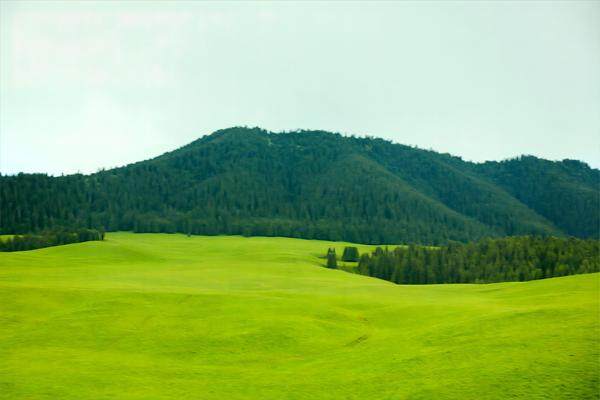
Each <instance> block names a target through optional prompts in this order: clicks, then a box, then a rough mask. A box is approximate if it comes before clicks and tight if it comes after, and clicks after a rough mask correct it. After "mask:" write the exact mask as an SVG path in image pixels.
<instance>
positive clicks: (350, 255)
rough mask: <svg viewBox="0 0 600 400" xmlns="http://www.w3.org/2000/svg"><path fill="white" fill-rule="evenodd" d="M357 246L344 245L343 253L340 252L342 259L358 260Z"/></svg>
mask: <svg viewBox="0 0 600 400" xmlns="http://www.w3.org/2000/svg"><path fill="white" fill-rule="evenodd" d="M358 257H359V255H358V248H356V247H353V246H352V247H348V246H347V247H344V253H343V254H342V261H352V262H355V261H358Z"/></svg>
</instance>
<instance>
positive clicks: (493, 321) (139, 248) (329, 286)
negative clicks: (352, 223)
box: [0, 233, 600, 400]
mask: <svg viewBox="0 0 600 400" xmlns="http://www.w3.org/2000/svg"><path fill="white" fill-rule="evenodd" d="M332 245H336V246H337V247H338V251H340V252H341V246H343V245H344V244H343V243H335V244H333V243H329V242H321V241H308V240H298V239H286V238H241V237H222V236H217V237H199V236H193V237H186V236H185V235H164V234H131V233H110V234H108V235H107V240H106V241H104V242H86V243H79V244H72V245H66V246H60V247H52V248H47V249H41V250H34V251H28V252H18V253H0V304H2V307H0V321H2V323H0V360H1V361H0V388H1V390H0V398H1V399H11V400H14V399H24V398H35V399H57V398H60V399H82V398H119V399H148V398H152V399H173V398H178V399H198V398H202V399H206V400H211V399H214V400H221V399H252V398H256V399H283V398H286V399H342V398H343V399H373V400H377V399H400V398H410V399H431V398H436V399H457V398H460V399H477V400H481V399H507V398H511V399H528V400H529V399H569V400H572V399H592V398H598V390H599V388H600V387H599V382H598V376H599V372H600V371H599V370H598V363H597V360H598V357H599V356H600V354H599V352H598V349H599V347H598V346H599V344H598V337H599V334H600V329H599V328H600V326H599V320H598V315H599V311H600V309H599V303H598V299H599V294H600V293H599V289H598V278H599V276H598V274H586V275H577V276H571V277H563V278H554V279H546V280H540V281H532V282H526V283H501V284H490V285H423V286H419V285H413V286H402V285H394V284H391V283H389V282H386V281H381V280H377V279H373V278H368V277H364V276H360V275H354V274H350V273H346V272H342V271H336V270H328V269H326V268H323V267H322V266H321V264H322V263H323V260H322V259H320V258H318V256H319V255H321V254H322V252H323V250H324V249H326V248H327V247H329V246H332ZM365 249H366V247H365V246H361V250H365Z"/></svg>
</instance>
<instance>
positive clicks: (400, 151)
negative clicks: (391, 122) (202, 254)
mask: <svg viewBox="0 0 600 400" xmlns="http://www.w3.org/2000/svg"><path fill="white" fill-rule="evenodd" d="M599 182H600V171H598V170H597V169H592V168H590V167H589V166H588V165H587V164H585V163H581V162H578V161H571V160H565V161H562V162H551V161H546V160H541V159H538V158H535V157H521V158H518V159H513V160H509V161H503V162H487V163H483V164H476V163H470V162H465V161H463V160H461V159H460V158H458V157H453V156H450V155H447V154H440V153H436V152H433V151H426V150H422V149H417V148H413V147H409V146H404V145H400V144H394V143H391V142H389V141H386V140H383V139H376V138H357V137H344V136H341V135H339V134H334V133H328V132H324V131H297V132H289V133H271V132H267V131H264V130H262V129H258V128H252V129H250V128H230V129H224V130H220V131H217V132H215V133H213V134H211V135H208V136H204V137H202V138H200V139H198V140H196V141H194V142H192V143H190V144H188V145H187V146H184V147H182V148H180V149H178V150H175V151H173V152H169V153H166V154H163V155H162V156H159V157H157V158H154V159H151V160H147V161H142V162H139V163H135V164H131V165H128V166H125V167H122V168H115V169H111V170H105V171H100V172H98V173H95V174H91V175H81V174H76V175H69V176H61V177H50V176H47V175H43V174H18V175H14V176H2V177H0V233H27V232H35V231H39V230H41V229H44V228H52V227H57V226H67V227H70V228H76V227H86V228H97V229H105V230H109V231H112V230H134V231H137V232H184V233H191V234H244V235H265V236H291V237H302V238H309V239H312V238H316V239H331V240H347V241H354V242H364V243H423V244H441V243H446V242H447V241H448V240H457V241H468V240H474V239H479V238H482V237H497V236H508V235H525V234H534V235H554V236H563V235H570V236H578V237H598V227H599V224H600V215H599V210H600V192H599V189H598V184H599Z"/></svg>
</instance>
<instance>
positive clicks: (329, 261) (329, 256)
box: [327, 248, 337, 269]
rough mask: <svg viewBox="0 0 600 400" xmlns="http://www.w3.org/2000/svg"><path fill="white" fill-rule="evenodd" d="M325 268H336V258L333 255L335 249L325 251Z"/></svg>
mask: <svg viewBox="0 0 600 400" xmlns="http://www.w3.org/2000/svg"><path fill="white" fill-rule="evenodd" d="M327 268H331V269H336V268H337V256H336V255H335V249H331V248H330V249H328V250H327Z"/></svg>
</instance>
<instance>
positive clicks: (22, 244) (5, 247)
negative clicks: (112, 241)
mask: <svg viewBox="0 0 600 400" xmlns="http://www.w3.org/2000/svg"><path fill="white" fill-rule="evenodd" d="M92 240H104V232H103V231H98V230H96V229H86V228H80V229H77V230H73V231H72V230H68V229H52V230H45V231H43V232H40V233H37V234H25V235H15V236H12V237H8V238H4V239H3V238H0V251H24V250H34V249H41V248H43V247H51V246H59V245H62V244H70V243H79V242H89V241H92Z"/></svg>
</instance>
